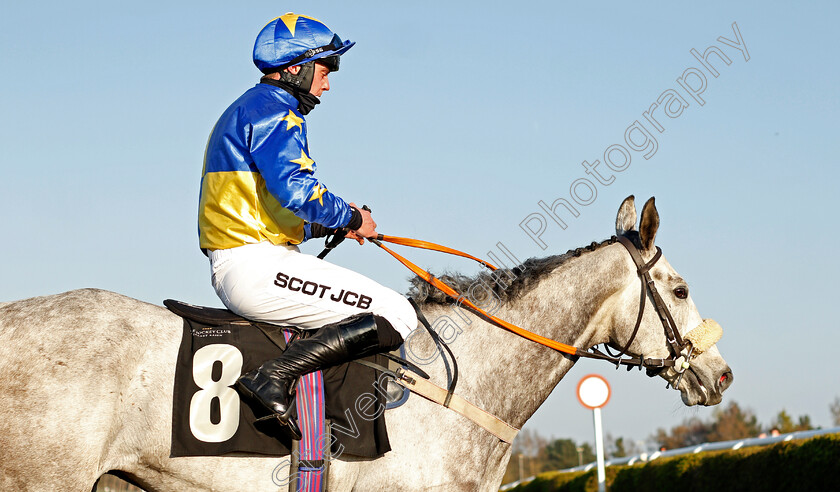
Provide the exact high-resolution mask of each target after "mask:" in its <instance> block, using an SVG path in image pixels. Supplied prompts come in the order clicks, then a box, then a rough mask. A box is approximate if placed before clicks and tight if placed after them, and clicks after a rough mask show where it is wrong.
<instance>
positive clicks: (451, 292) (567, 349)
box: [368, 234, 578, 355]
mask: <svg viewBox="0 0 840 492" xmlns="http://www.w3.org/2000/svg"><path fill="white" fill-rule="evenodd" d="M368 241H370V242H372V243H373V244H375V245H377V246H379V247H380V248H382V249H384V250H385V251H387V252H388V254H390V255H391V256H393V257H394V258H396V259H397V261H399V262H400V263H402V264H403V265H405V266H406V268H408V269H409V270H411V271H412V272H414V274H416V275H417V276H418V277H420V278H422V279H423V280H425V281H426V282H428V283H429V284H430V285H432V286H433V287H435V288H437V289H439V290H440V291H441V292H443V293H444V294H446V295H448V296H450V297H452V298H453V299H456V300H457V302H458V303H460V304H465V305H466V306H467V307H469V308H471V309H473V310H474V311H475V312H477V313H478V314H479V315H480V316H481V317H482V318H484V319H485V320H487V321H489V322H491V323H494V324H496V325H497V326H500V327H502V328H504V329H506V330H508V331H511V332H513V333H516V334H517V335H519V336H521V337H523V338H526V339H528V340H531V341H532V342H536V343H539V344H540V345H544V346H546V347H549V348H552V349H554V350H557V351H558V352H563V353H566V354H570V355H578V354H577V351H578V349H577V348H576V347H572V346H571V345H566V344H565V343H560V342H558V341H555V340H552V339H550V338H546V337H544V336H542V335H537V334H536V333H532V332H530V331H528V330H526V329H524V328H520V327H518V326H516V325H514V324H511V323H508V322H507V321H505V320H502V319H499V318H497V317H495V316H493V315H491V314H488V313H487V312H485V311H484V310H483V309H481V308H479V307H478V306H476V305H475V304H473V303H472V302H471V301H470V300H469V299H467V298H466V297H463V296H462V295H461V294H459V293H458V292H457V291H456V290H455V289H453V288H452V287H450V286H449V285H447V284H446V283H444V282H442V281H441V280H439V279H438V278H437V277H435V276H433V275H432V274H431V273H429V272H427V271H426V270H423V269H422V268H420V267H419V266H417V265H415V264H414V263H412V262H411V261H409V260H407V259H405V258H403V257H402V256H400V255H399V254H397V253H395V252H394V251H392V250H391V249H389V248H388V247H387V246H385V245H383V244H382V241H386V242H389V243H394V244H399V245H402V246H410V247H413V248H421V249H428V250H432V251H440V252H442V253H448V254H451V255H455V256H461V257H463V258H469V259H471V260H475V261H477V262H479V263H481V264H482V265H484V266H486V267H487V268H489V269H491V270H498V268H496V267H495V266H493V265H491V264H490V263H488V262H486V261H484V260H481V259H479V258H476V257H475V256H472V255H468V254H467V253H464V252H462V251H458V250H456V249H452V248H448V247H446V246H441V245H439V244H435V243H430V242H427V241H420V240H418V239H410V238H405V237H394V236H385V235H382V234H380V235H378V236H377V237H376V239H374V238H368Z"/></svg>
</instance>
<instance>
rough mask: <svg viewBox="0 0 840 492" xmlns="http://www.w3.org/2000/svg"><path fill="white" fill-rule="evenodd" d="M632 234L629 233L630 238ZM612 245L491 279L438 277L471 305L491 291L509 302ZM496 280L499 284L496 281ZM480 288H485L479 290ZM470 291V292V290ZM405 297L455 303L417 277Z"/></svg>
mask: <svg viewBox="0 0 840 492" xmlns="http://www.w3.org/2000/svg"><path fill="white" fill-rule="evenodd" d="M633 232H635V231H631V234H632V233H633ZM628 236H630V234H628ZM636 236H638V234H636ZM631 239H633V240H634V242H638V239H637V238H633V237H631ZM614 242H616V238H615V237H614V236H613V237H611V238H610V239H607V240H604V241H601V242H600V243H596V242H594V241H593V242H592V244H590V245H589V246H585V247H583V248H577V249H573V250H571V249H570V250H569V251H567V252H565V253H564V254H562V255H554V256H548V257H545V258H529V259H527V260H525V262H524V263H522V264H521V265H519V266H516V267H514V268H510V269H507V268H505V269H501V268H500V269H499V270H498V271H496V272H494V273H493V274H492V275H491V274H490V273H488V272H487V271H482V272H479V273H478V274H477V275H475V276H472V277H470V276H467V275H461V274H458V273H451V274H444V275H441V276H439V277H438V278H439V279H440V280H441V281H443V282H445V283H446V284H447V285H449V286H450V287H452V288H453V289H455V290H456V291H458V292H460V293H461V294H462V295H464V296H469V297H470V300H472V301H473V302H476V303H481V301H483V300H484V298H486V296H487V294H488V290H490V291H492V292H493V293H494V294H495V295H496V296H497V297H498V298H499V299H500V300H501V302H503V303H504V302H509V301H512V300H515V299H518V298H519V297H521V296H523V295H525V294H526V293H528V292H529V291H531V289H533V288H534V287H536V286H537V284H539V283H540V281H541V280H542V279H543V278H544V277H545V276H547V275H549V274H550V273H551V272H553V271H554V270H555V269H556V268H557V267H559V266H560V265H562V264H563V263H565V262H566V261H567V260H568V259H569V258H575V257H578V256H580V255H582V254H583V253H585V252H588V251H595V250H597V249H599V248H600V247H602V246H604V245H607V244H613V243H614ZM495 279H500V280H499V281H496V280H495ZM482 285H483V286H484V287H479V286H482ZM471 288H472V291H471V290H470V289H471ZM408 295H409V297H411V298H412V299H414V300H415V301H416V302H417V303H418V304H423V303H427V304H451V303H453V302H454V301H455V300H454V299H452V298H451V297H449V296H447V295H446V294H444V293H443V292H441V291H439V290H438V289H436V288H434V287H432V286H431V285H429V284H428V283H426V281H425V280H423V279H421V278H419V277H414V278H412V279H411V287H410V288H409V291H408Z"/></svg>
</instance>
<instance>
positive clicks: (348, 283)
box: [210, 241, 417, 338]
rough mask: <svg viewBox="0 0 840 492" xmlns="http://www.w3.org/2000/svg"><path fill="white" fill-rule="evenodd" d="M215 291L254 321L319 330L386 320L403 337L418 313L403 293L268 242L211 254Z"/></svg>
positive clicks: (241, 313) (411, 326) (225, 303)
mask: <svg viewBox="0 0 840 492" xmlns="http://www.w3.org/2000/svg"><path fill="white" fill-rule="evenodd" d="M210 265H211V271H212V280H213V288H214V289H216V294H218V296H219V298H220V299H221V300H222V302H223V303H224V305H225V306H227V308H228V309H230V310H231V311H233V312H234V313H236V314H238V315H240V316H244V317H246V318H248V319H252V320H255V321H265V322H268V323H275V324H280V325H292V326H296V327H298V328H303V329H315V328H320V327H322V326H324V325H327V324H329V323H334V322H337V321H341V320H343V319H345V318H347V317H349V316H352V315H354V314H359V313H362V312H371V313H373V314H377V315H379V316H382V317H384V318H385V319H387V320H388V321H389V322H390V323H391V325H392V326H393V327H394V329H395V330H397V331H398V332H399V333H400V335H402V337H403V338H407V337H408V334H409V332H411V331H412V330H413V329H415V328H416V327H417V315H416V314H415V312H414V308H412V306H411V304H409V302H408V300H407V299H406V298H405V297H403V296H402V295H400V294H398V293H396V292H394V291H393V290H391V289H389V288H387V287H384V286H382V285H380V284H378V283H376V282H374V281H373V280H371V279H369V278H367V277H365V276H364V275H361V274H359V273H356V272H354V271H352V270H348V269H346V268H342V267H340V266H337V265H333V264H332V263H328V262H327V261H325V260H321V259H319V258H317V257H315V256H311V255H307V254H303V253H301V252H300V250H298V248H297V247H296V246H275V245H273V244H271V243H270V242H268V241H264V242H261V243H257V244H248V245H245V246H239V247H237V248H231V249H220V250H216V251H211V252H210Z"/></svg>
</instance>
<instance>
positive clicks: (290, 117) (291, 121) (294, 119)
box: [280, 109, 303, 130]
mask: <svg viewBox="0 0 840 492" xmlns="http://www.w3.org/2000/svg"><path fill="white" fill-rule="evenodd" d="M280 121H285V122H286V130H291V129H292V128H294V127H298V128H300V129H301V130H303V125H302V123H303V118H300V117H298V115H296V114H295V113H294V111H292V110H291V109H290V110H289V114H287V115H286V116H284V117H282V118H280Z"/></svg>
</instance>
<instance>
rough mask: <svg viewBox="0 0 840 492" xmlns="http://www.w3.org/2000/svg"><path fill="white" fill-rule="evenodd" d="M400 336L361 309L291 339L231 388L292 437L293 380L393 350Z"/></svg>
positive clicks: (294, 431) (294, 430) (296, 430)
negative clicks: (267, 412)
mask: <svg viewBox="0 0 840 492" xmlns="http://www.w3.org/2000/svg"><path fill="white" fill-rule="evenodd" d="M400 344H402V337H401V336H400V335H399V333H397V332H396V330H394V328H393V327H392V326H391V324H390V323H388V321H387V320H385V318H382V317H381V316H376V315H373V314H370V313H365V314H362V315H359V316H354V317H352V318H348V319H346V320H343V321H340V322H338V323H333V324H330V325H327V326H324V327H322V328H320V329H319V330H318V331H316V332H315V333H314V334H313V335H312V336H310V337H308V338H302V339H299V340H295V341H294V342H292V343H291V344H290V345H289V347H288V348H287V349H286V351H285V352H283V355H281V356H280V357H279V358H277V359H274V360H270V361H267V362H265V363H263V365H261V366H260V368H259V369H256V370H254V371H251V372H249V373H247V374H243V375H242V377H240V378H239V379H238V380H237V381H236V384H235V385H234V388H236V390H237V391H239V393H241V394H242V395H243V396H245V397H246V398H249V399H253V400H256V401H258V402H259V403H261V404H262V405H263V406H264V407H266V408H268V409H269V410H271V411H272V412H273V413H274V415H275V416H276V417H277V418H278V419H279V420H280V421H281V422H283V423H286V424H288V425H289V430H290V432H291V434H292V436H293V438H294V439H300V429H299V428H298V426H297V423H295V421H294V420H293V419H292V418H291V415H292V410H293V409H294V404H293V403H294V391H293V388H294V384H295V380H297V378H298V377H299V376H301V375H303V374H307V373H310V372H312V371H315V370H317V369H319V368H322V367H326V366H332V365H336V364H342V363H344V362H349V361H351V360H355V359H359V358H362V357H366V356H368V355H373V354H378V353H380V352H385V351H389V350H393V349H395V348H397V347H399V346H400Z"/></svg>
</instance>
